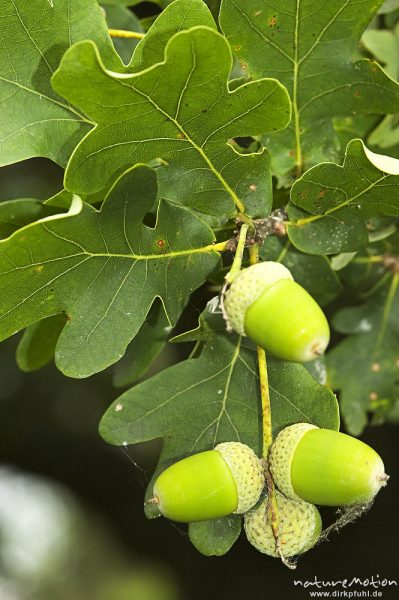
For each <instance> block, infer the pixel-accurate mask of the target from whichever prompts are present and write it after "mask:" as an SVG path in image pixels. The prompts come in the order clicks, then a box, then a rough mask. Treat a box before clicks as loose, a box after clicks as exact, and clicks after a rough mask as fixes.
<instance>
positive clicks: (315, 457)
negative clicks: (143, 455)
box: [153, 262, 388, 558]
mask: <svg viewBox="0 0 399 600" xmlns="http://www.w3.org/2000/svg"><path fill="white" fill-rule="evenodd" d="M276 307H278V325H276ZM225 311H226V315H227V317H228V319H229V322H230V325H231V327H232V328H233V329H234V330H235V331H236V332H237V333H239V334H240V335H247V336H249V337H250V338H251V339H252V340H253V341H255V342H256V344H257V345H259V346H261V347H263V348H265V350H267V351H270V352H271V353H272V354H273V355H274V356H277V357H279V358H281V359H283V360H290V361H297V362H307V361H309V360H312V359H314V358H316V357H317V356H319V355H321V354H322V353H323V352H324V351H325V349H326V347H327V345H328V342H329V337H330V332H329V327H328V322H327V319H326V317H325V315H324V313H323V312H322V310H321V309H320V307H319V306H318V304H317V303H316V302H315V301H314V300H313V298H312V297H311V296H310V295H309V294H308V293H307V292H306V290H304V288H302V287H301V286H300V285H298V284H297V283H295V282H294V281H293V278H292V275H291V273H290V271H289V270H288V269H286V268H285V267H284V266H283V265H281V264H279V263H274V262H263V263H259V264H257V265H253V266H251V267H249V268H247V269H244V270H243V271H241V272H240V274H239V275H238V276H237V277H236V279H235V280H234V281H233V283H232V285H231V287H230V289H229V290H228V292H227V294H226V298H225ZM267 462H268V467H267V468H268V469H269V471H270V474H271V475H272V477H273V480H274V483H275V486H276V488H277V490H278V491H276V501H277V512H278V520H277V522H278V532H279V540H280V551H281V552H282V554H283V556H284V557H287V558H288V557H291V556H295V555H299V554H302V553H304V552H306V551H307V550H309V549H310V548H311V547H312V546H314V545H315V543H316V542H317V540H318V539H319V537H320V534H321V531H322V521H321V517H320V514H319V511H318V510H317V508H316V506H315V505H316V504H318V505H322V506H348V505H356V504H364V503H369V502H371V500H372V499H373V498H374V496H375V495H376V494H377V492H378V491H379V490H380V488H381V487H382V486H383V485H385V484H386V481H387V479H388V477H387V475H385V471H384V464H383V462H382V460H381V458H380V457H379V455H378V454H377V453H376V452H375V451H374V450H373V449H372V448H370V447H369V446H367V445H366V444H364V443H363V442H361V441H360V440H357V439H355V438H352V437H350V436H348V435H346V434H343V433H339V432H337V431H332V430H328V429H319V428H318V427H315V426H314V425H310V424H309V423H296V424H294V425H291V426H289V427H286V428H285V429H283V430H282V431H281V432H280V433H279V434H278V436H277V437H276V439H275V441H274V443H273V445H272V447H271V449H270V452H269V456H268V459H267ZM265 468H266V467H265V464H264V462H263V461H262V460H261V459H259V458H258V457H257V456H256V454H255V453H254V452H253V450H252V449H251V448H249V447H248V446H246V445H245V444H241V443H239V442H226V443H222V444H219V445H218V446H216V448H214V449H213V450H210V451H207V452H201V453H198V454H195V455H192V456H189V457H187V458H185V459H183V460H181V461H179V462H177V463H175V464H173V465H171V466H170V467H168V468H167V469H166V470H165V471H164V472H163V473H161V475H159V477H158V478H157V480H156V481H155V484H154V488H153V493H154V499H153V501H154V502H156V503H157V504H158V508H159V511H160V513H161V514H162V515H164V516H165V517H167V518H169V519H172V520H173V521H179V522H186V523H190V522H193V521H204V520H208V519H217V518H221V517H224V516H227V515H230V514H233V513H234V514H243V515H244V522H245V532H246V535H247V538H248V540H249V542H250V543H251V544H252V545H253V546H255V548H257V549H258V550H259V551H260V552H263V553H265V554H268V555H270V556H278V555H279V552H278V549H277V548H276V541H275V537H274V534H273V530H272V524H271V521H270V518H271V517H270V512H269V510H268V499H267V496H266V497H263V498H262V499H261V497H262V492H263V490H264V488H265Z"/></svg>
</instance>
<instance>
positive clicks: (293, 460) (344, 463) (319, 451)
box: [269, 423, 388, 506]
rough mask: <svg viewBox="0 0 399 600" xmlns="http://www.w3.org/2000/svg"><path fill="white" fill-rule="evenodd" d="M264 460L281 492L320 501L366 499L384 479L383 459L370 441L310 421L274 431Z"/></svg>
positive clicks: (327, 503) (338, 502) (339, 502)
mask: <svg viewBox="0 0 399 600" xmlns="http://www.w3.org/2000/svg"><path fill="white" fill-rule="evenodd" d="M269 465H270V471H271V474H272V476H273V479H274V482H275V484H276V486H277V487H278V489H279V490H280V492H282V493H283V494H284V495H285V496H287V497H288V498H292V499H296V500H299V499H301V500H306V502H311V503H313V504H321V505H325V506H344V505H349V504H359V503H368V502H370V501H371V500H372V499H373V498H374V496H375V495H376V494H377V493H378V492H379V490H380V489H381V487H383V486H384V485H386V482H387V480H388V476H387V475H386V474H385V470H384V463H383V462H382V460H381V458H380V457H379V455H378V454H377V453H376V452H375V451H374V450H373V449H372V448H370V446H367V444H364V443H363V442H361V441H360V440H358V439H356V438H353V437H351V436H349V435H346V434H344V433H339V432H337V431H332V430H330V429H319V428H318V427H315V426H314V425H309V423H296V424H295V425H291V426H290V427H286V428H285V429H283V431H281V432H280V433H279V434H278V436H277V438H276V440H275V442H274V444H273V445H272V447H271V450H270V457H269Z"/></svg>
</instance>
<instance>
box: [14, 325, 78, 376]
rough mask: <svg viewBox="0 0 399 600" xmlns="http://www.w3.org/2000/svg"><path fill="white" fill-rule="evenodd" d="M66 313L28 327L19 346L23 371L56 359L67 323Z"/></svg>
mask: <svg viewBox="0 0 399 600" xmlns="http://www.w3.org/2000/svg"><path fill="white" fill-rule="evenodd" d="M66 320H67V318H66V315H65V314H60V315H54V316H53V317H47V319H43V321H39V322H38V323H34V324H33V325H31V326H30V327H28V329H26V331H25V333H24V335H23V336H22V338H21V341H20V342H19V344H18V348H17V354H16V358H17V363H18V366H19V368H20V369H21V371H27V372H30V371H37V370H39V369H41V368H42V367H45V366H46V365H47V364H48V363H49V362H51V361H52V360H53V359H54V353H55V347H56V345H57V342H58V338H59V336H60V334H61V331H62V330H63V328H64V325H65V323H66Z"/></svg>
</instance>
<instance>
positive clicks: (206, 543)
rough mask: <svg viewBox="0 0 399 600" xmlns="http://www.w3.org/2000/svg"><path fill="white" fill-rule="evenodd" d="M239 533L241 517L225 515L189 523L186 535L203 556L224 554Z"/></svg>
mask: <svg viewBox="0 0 399 600" xmlns="http://www.w3.org/2000/svg"><path fill="white" fill-rule="evenodd" d="M240 533H241V517H238V516H236V517H234V516H233V517H225V518H224V519H213V520H212V521H199V522H197V523H190V524H189V526H188V535H189V537H190V541H191V543H192V544H193V546H194V547H195V548H196V549H197V550H198V551H199V552H201V554H204V555H205V556H224V555H225V554H227V552H228V551H229V550H230V549H231V548H232V546H233V545H234V544H235V543H236V541H237V540H238V538H239V536H240Z"/></svg>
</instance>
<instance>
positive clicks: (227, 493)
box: [149, 442, 265, 523]
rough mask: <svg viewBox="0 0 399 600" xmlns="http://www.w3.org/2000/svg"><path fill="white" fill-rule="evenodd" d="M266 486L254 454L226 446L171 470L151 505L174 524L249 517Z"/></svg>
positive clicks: (242, 446)
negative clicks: (245, 515) (234, 515)
mask: <svg viewBox="0 0 399 600" xmlns="http://www.w3.org/2000/svg"><path fill="white" fill-rule="evenodd" d="M264 484H265V476H264V468H263V465H262V463H261V461H260V459H259V458H258V457H257V456H256V454H255V453H254V452H253V450H251V448H249V447H248V446H246V445H245V444H241V443H240V442H226V443H222V444H218V445H217V446H216V447H215V448H214V449H213V450H209V451H206V452H200V453H198V454H194V455H192V456H188V457H187V458H184V459H183V460H180V461H179V462H176V463H174V464H173V465H171V466H170V467H168V468H167V469H166V470H165V471H163V472H162V473H161V474H160V475H159V477H158V478H157V479H156V481H155V483H154V488H153V494H154V497H153V498H152V499H151V500H150V501H149V502H153V503H156V504H157V505H158V509H159V512H160V513H161V514H162V515H163V516H164V517H166V518H168V519H171V520H172V521H178V522H182V523H191V522H193V521H205V520H208V519H217V518H221V517H225V516H227V515H230V514H232V513H235V514H242V513H245V512H246V511H248V510H249V509H250V508H252V507H253V506H254V505H255V504H256V503H257V502H258V500H259V498H260V495H261V492H262V490H263V487H264Z"/></svg>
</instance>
